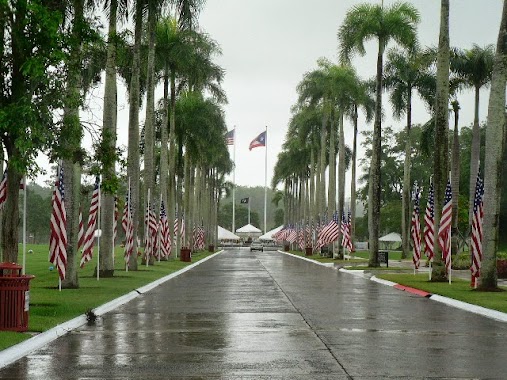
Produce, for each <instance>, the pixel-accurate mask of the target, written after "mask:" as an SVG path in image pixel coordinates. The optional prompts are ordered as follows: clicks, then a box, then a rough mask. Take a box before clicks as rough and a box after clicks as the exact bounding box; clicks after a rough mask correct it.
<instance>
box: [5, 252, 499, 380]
mask: <svg viewBox="0 0 507 380" xmlns="http://www.w3.org/2000/svg"><path fill="white" fill-rule="evenodd" d="M506 343H507V325H506V324H505V323H501V322H496V321H494V320H491V319H488V318H484V317H481V316H478V315H475V314H472V313H468V312H465V311H462V310H458V309H455V308H451V307H448V306H446V305H443V304H440V303H438V302H432V301H431V300H428V299H426V298H422V297H417V296H414V295H411V294H409V293H407V292H400V291H398V290H395V289H393V288H391V287H387V286H383V285H381V284H377V283H375V282H372V281H368V280H366V279H364V278H361V277H358V276H353V275H350V274H347V273H341V272H338V271H336V270H335V269H333V268H326V267H323V266H319V265H315V264H313V263H309V262H307V261H304V260H300V259H298V258H295V257H290V256H288V255H283V254H280V253H277V252H256V253H251V252H249V251H247V250H241V249H238V250H228V251H226V252H224V253H223V254H220V255H218V256H216V257H214V258H213V259H211V260H209V261H207V262H205V263H203V264H202V265H199V266H197V267H196V268H194V269H193V270H191V271H188V272H185V273H183V274H182V275H180V276H178V277H176V278H174V279H172V280H170V281H168V282H167V283H165V284H163V285H161V286H159V287H157V288H155V289H154V290H152V291H150V292H148V293H147V294H144V295H142V296H140V297H138V298H136V299H134V300H133V301H131V302H129V303H128V304H126V305H124V306H122V307H120V308H118V309H116V310H114V311H113V312H110V313H108V314H106V315H105V316H104V317H103V318H101V320H99V322H98V323H97V324H96V325H92V326H84V327H82V328H80V329H78V330H75V331H72V332H70V333H69V334H67V335H65V336H64V337H62V338H60V339H58V340H56V341H54V342H53V343H51V344H49V345H48V346H46V347H45V348H43V349H41V350H38V351H36V352H34V353H32V354H30V355H29V356H27V357H25V358H23V359H21V360H19V361H17V362H15V363H14V364H12V365H10V366H8V367H6V368H4V369H2V370H0V379H52V380H53V379H54V380H56V379H146V380H148V379H281V378H283V379H309V380H314V379H315V380H319V379H386V378H389V379H397V378H400V379H401V378H402V379H417V378H432V379H435V378H447V379H448V378H453V379H469V378H488V379H505V378H507V361H506V360H505V358H506V357H507V350H506Z"/></svg>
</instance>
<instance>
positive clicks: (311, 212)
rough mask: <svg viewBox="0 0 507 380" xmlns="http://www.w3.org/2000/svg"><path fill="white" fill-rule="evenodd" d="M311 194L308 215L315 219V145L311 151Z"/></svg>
mask: <svg viewBox="0 0 507 380" xmlns="http://www.w3.org/2000/svg"><path fill="white" fill-rule="evenodd" d="M309 191H310V193H309V194H308V196H309V199H310V204H309V210H308V215H309V216H310V218H312V220H313V219H315V217H316V216H317V212H316V211H315V210H316V207H315V150H314V149H313V144H312V147H311V149H310V189H309Z"/></svg>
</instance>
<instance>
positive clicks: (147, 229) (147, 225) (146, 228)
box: [144, 188, 151, 267]
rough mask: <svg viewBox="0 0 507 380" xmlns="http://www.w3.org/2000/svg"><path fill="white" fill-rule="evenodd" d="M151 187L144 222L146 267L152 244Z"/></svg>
mask: <svg viewBox="0 0 507 380" xmlns="http://www.w3.org/2000/svg"><path fill="white" fill-rule="evenodd" d="M150 190H151V189H150V188H148V207H147V209H146V223H144V258H145V259H146V267H148V262H149V261H150V260H149V258H148V255H147V252H146V250H147V247H148V246H149V245H150V237H149V236H148V235H149V234H150V218H151V215H150Z"/></svg>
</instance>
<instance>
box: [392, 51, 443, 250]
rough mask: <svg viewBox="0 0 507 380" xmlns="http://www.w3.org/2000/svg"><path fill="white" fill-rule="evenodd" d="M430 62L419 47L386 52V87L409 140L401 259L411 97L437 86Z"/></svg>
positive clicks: (406, 237)
mask: <svg viewBox="0 0 507 380" xmlns="http://www.w3.org/2000/svg"><path fill="white" fill-rule="evenodd" d="M429 64H430V62H429V61H428V59H427V56H426V55H424V54H422V53H421V52H420V51H419V50H418V49H417V48H415V49H412V50H410V51H409V52H407V53H405V52H402V51H400V50H397V49H392V50H390V51H389V52H388V53H387V63H386V67H385V77H384V86H385V87H386V88H387V89H389V90H391V95H390V99H391V105H392V107H393V111H394V116H395V117H396V118H398V119H399V118H401V116H402V115H405V116H406V127H405V130H406V134H407V139H406V142H405V163H404V166H403V193H402V218H401V236H402V239H401V240H402V247H403V250H402V258H406V257H408V255H409V250H410V201H411V198H410V196H411V182H410V158H411V155H412V146H411V138H410V131H411V129H412V96H413V91H414V90H418V91H419V93H420V94H421V95H422V96H424V94H425V93H426V92H427V91H428V90H430V89H432V88H434V86H435V84H434V83H435V79H434V76H433V75H431V73H429V72H428V70H427V69H428V67H429Z"/></svg>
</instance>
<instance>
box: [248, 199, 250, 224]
mask: <svg viewBox="0 0 507 380" xmlns="http://www.w3.org/2000/svg"><path fill="white" fill-rule="evenodd" d="M248 224H250V197H248Z"/></svg>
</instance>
